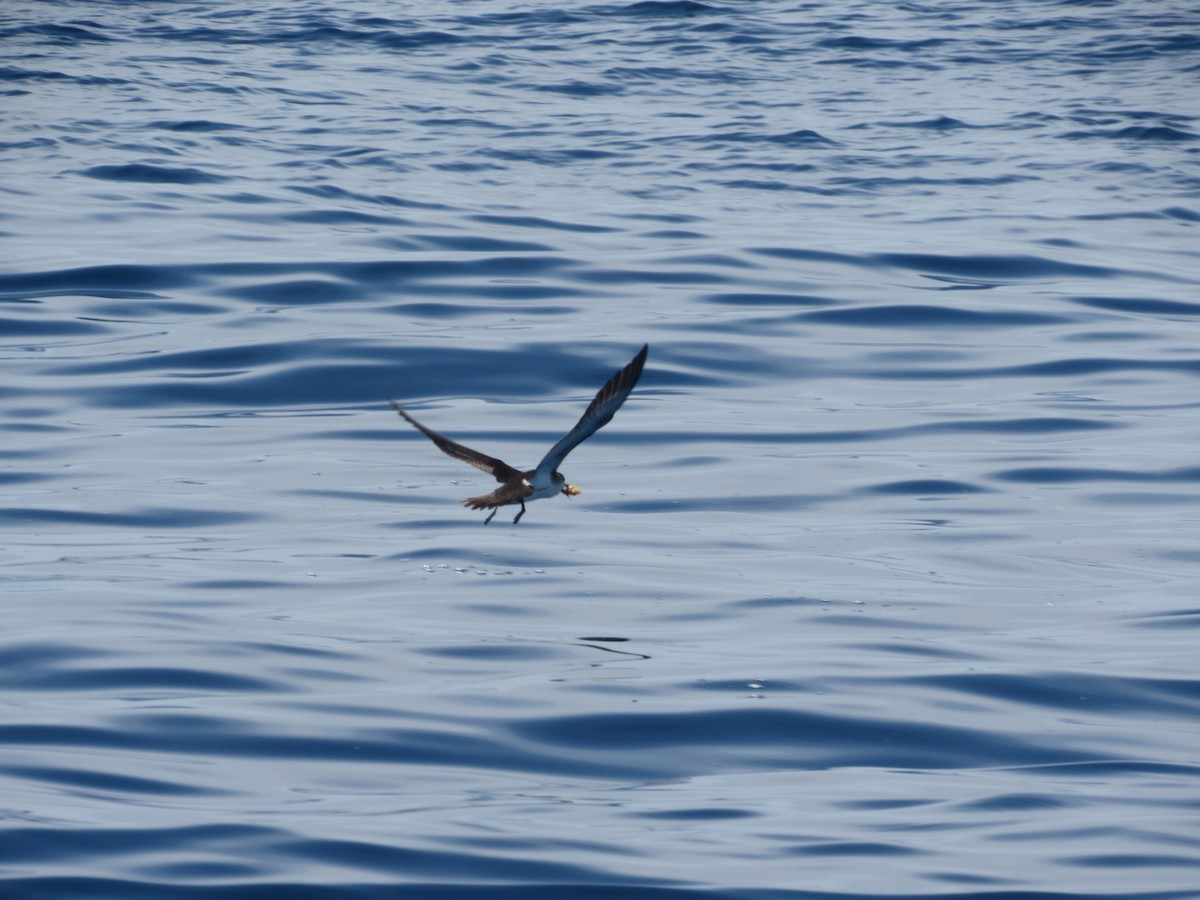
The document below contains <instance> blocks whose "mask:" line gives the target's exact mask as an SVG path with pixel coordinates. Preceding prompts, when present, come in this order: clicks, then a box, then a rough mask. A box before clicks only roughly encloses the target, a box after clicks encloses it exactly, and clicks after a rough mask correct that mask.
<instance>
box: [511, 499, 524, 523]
mask: <svg viewBox="0 0 1200 900" xmlns="http://www.w3.org/2000/svg"><path fill="white" fill-rule="evenodd" d="M523 515H525V501H524V500H522V501H521V511H520V512H519V513H517V517H516V518H515V519H513V524H514V525H516V524H517V523H518V522H520V521H521V516H523Z"/></svg>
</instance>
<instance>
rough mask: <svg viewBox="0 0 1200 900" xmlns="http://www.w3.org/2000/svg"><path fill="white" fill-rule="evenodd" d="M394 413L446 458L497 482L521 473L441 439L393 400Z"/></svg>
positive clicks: (497, 461) (478, 453)
mask: <svg viewBox="0 0 1200 900" xmlns="http://www.w3.org/2000/svg"><path fill="white" fill-rule="evenodd" d="M388 403H390V404H392V406H393V407H394V408H395V410H396V412H398V413H400V415H401V416H403V417H404V420H405V421H406V422H408V423H409V424H410V425H412V426H413V427H414V428H416V429H417V430H419V431H421V432H422V433H423V434H424V435H425V436H426V437H427V438H429V439H430V440H431V441H433V442H434V443H435V444H437V446H438V449H439V450H441V451H442V452H443V453H445V454H446V455H447V456H453V457H454V458H455V459H461V460H462V461H463V462H465V463H469V464H470V465H472V466H474V467H475V468H477V469H480V470H482V471H484V472H487V473H488V474H489V475H494V476H495V477H496V480H497V481H500V482H505V481H508V480H510V479H511V478H512V477H513V476H515V475H520V474H521V473H520V472H518V471H517V470H516V469H514V468H513V467H512V466H510V465H509V464H508V463H506V462H504V461H503V460H499V459H496V458H495V457H493V456H485V455H484V454H482V453H480V452H479V451H478V450H472V449H471V448H470V447H464V446H463V445H462V444H458V443H455V442H454V441H452V440H450V439H449V438H446V437H442V436H441V435H440V434H438V433H437V432H436V431H434V430H432V429H430V428H426V427H425V426H424V425H422V424H421V423H420V422H418V421H417V420H416V419H414V418H413V417H412V416H410V415H409V414H408V413H406V412H405V411H404V407H402V406H401V405H400V404H399V403H397V402H396V401H395V400H389V401H388Z"/></svg>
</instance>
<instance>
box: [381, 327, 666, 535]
mask: <svg viewBox="0 0 1200 900" xmlns="http://www.w3.org/2000/svg"><path fill="white" fill-rule="evenodd" d="M649 352H650V346H649V345H648V344H643V345H642V349H641V350H640V351H638V355H637V356H635V357H634V358H633V359H632V360H630V362H629V365H627V366H626V367H625V368H623V369H622V370H621V371H620V372H618V373H617V374H616V375H614V376H613V377H612V378H610V379H608V383H607V384H605V385H604V387H602V388H600V390H599V391H598V392H597V393H596V396H595V398H594V399H593V400H592V402H591V403H590V404H588V408H587V410H586V411H585V412H584V414H583V415H582V416H581V417H580V419H579V421H578V422H577V423H576V424H575V427H574V428H572V429H571V430H570V431H568V432H567V433H566V434H565V435H563V436H562V437H561V438H559V441H558V443H557V444H555V445H554V446H553V447H551V448H550V452H549V453H547V454H546V455H545V456H544V457H542V461H541V462H540V463H538V464H537V468H536V469H530V470H529V471H528V472H522V471H520V470H518V469H514V468H513V467H512V466H510V465H509V464H508V463H506V462H502V461H501V460H498V459H496V458H494V457H491V456H485V455H484V454H482V453H480V452H479V451H478V450H472V449H471V448H470V447H464V446H463V445H462V444H458V443H455V442H454V441H452V440H450V439H449V438H445V437H442V436H441V435H440V434H438V433H437V432H436V431H432V430H430V429H428V428H426V427H425V426H424V425H422V424H421V423H420V422H418V421H417V420H416V419H414V418H413V417H412V416H410V415H409V414H408V413H407V412H405V411H404V408H403V407H402V406H401V405H400V404H399V403H397V402H396V401H395V400H390V401H388V402H389V403H391V404H392V406H394V407H395V408H396V412H398V413H400V415H402V416H403V417H404V418H405V420H406V421H408V423H409V424H411V425H413V426H414V427H415V428H417V429H419V430H420V431H421V432H423V433H424V434H425V436H426V437H427V438H429V439H430V440H431V441H433V442H434V443H435V444H437V446H438V449H439V450H441V451H442V452H443V453H445V454H447V455H448V456H453V457H454V458H455V459H461V460H462V461H463V462H465V463H470V464H471V465H473V466H474V467H475V468H477V469H480V470H482V471H484V472H487V473H488V474H489V475H494V476H495V477H496V480H497V481H499V482H500V487H498V488H496V490H494V491H492V492H491V493H490V494H484V495H482V496H480V497H468V498H467V499H466V500H464V501H462V503H463V506H466V507H468V508H469V509H490V510H491V511H492V512H491V515H489V516H488V517H487V518H486V519H484V520H483V524H484V525H486V524H487V523H488V522H490V521H492V519H493V517H495V515H496V510H497V509H499V508H500V507H501V506H509V505H511V504H514V503H519V504H521V511H520V512H519V513H517V517H516V518H515V519H513V524H514V525H516V524H517V523H518V522H520V521H521V516H523V515H525V503H526V501H529V502H532V501H534V500H541V499H542V498H543V497H553V496H555V495H556V494H566V495H567V496H568V497H574V496H576V495H578V494H581V493H582V491H580V490H579V488H578V486H576V485H574V484H567V479H566V478H565V477H563V474H562V473H561V472H559V471H558V467H559V465H561V464H562V461H563V460H564V459H566V456H567V454H568V453H570V452H571V451H572V450H574V449H575V448H576V447H578V446H579V445H580V444H582V443H583V442H584V441H586V440H587V439H588V438H590V437H591V436H592V435H593V434H595V433H596V432H597V431H599V430H600V429H601V428H603V427H604V426H605V425H607V424H608V422H609V421H610V420H611V419H612V417H613V413H615V412H616V411H617V410H618V409H620V408H621V404H622V403H624V402H625V399H626V398H627V397H628V396H629V394H630V393H631V392H632V391H633V389H634V387H635V386H636V385H637V383H638V379H639V378H641V376H642V367H643V366H645V365H646V354H648V353H649Z"/></svg>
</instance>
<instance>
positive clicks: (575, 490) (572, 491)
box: [562, 484, 583, 497]
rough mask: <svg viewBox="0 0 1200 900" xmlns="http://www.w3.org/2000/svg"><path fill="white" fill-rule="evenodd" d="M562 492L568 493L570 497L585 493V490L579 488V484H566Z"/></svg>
mask: <svg viewBox="0 0 1200 900" xmlns="http://www.w3.org/2000/svg"><path fill="white" fill-rule="evenodd" d="M562 492H563V493H564V494H566V495H567V496H568V497H577V496H579V495H580V494H582V493H583V491H581V490H580V489H579V485H577V484H564V485H563V491H562Z"/></svg>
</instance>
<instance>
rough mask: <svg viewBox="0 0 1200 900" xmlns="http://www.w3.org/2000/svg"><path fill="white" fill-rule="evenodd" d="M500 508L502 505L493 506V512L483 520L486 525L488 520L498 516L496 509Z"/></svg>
mask: <svg viewBox="0 0 1200 900" xmlns="http://www.w3.org/2000/svg"><path fill="white" fill-rule="evenodd" d="M499 508H500V507H498V506H493V507H492V514H491V515H490V516H488V517H487V518H486V519H484V520H483V524H484V525H486V524H487V523H488V522H490V521H492V519H494V518H496V510H498V509H499Z"/></svg>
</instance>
